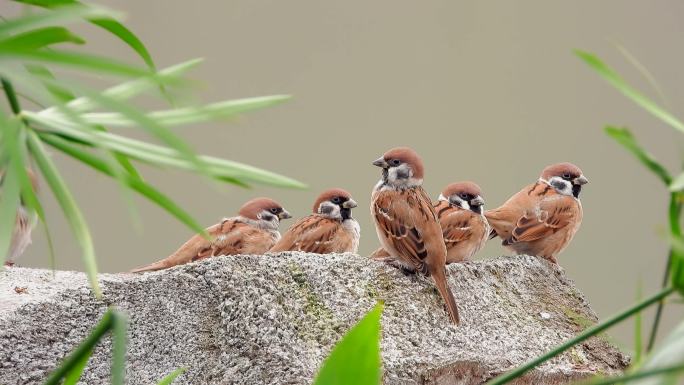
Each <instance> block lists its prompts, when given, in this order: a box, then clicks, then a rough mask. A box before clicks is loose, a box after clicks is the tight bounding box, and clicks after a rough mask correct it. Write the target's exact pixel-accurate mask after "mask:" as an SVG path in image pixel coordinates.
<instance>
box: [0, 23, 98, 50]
mask: <svg viewBox="0 0 684 385" xmlns="http://www.w3.org/2000/svg"><path fill="white" fill-rule="evenodd" d="M58 43H74V44H84V43H85V40H83V39H82V38H81V37H79V36H76V35H74V34H73V33H72V32H71V31H69V30H68V29H66V28H64V27H45V28H40V29H34V30H31V31H28V32H24V33H21V34H19V35H14V36H11V37H9V38H6V39H2V40H0V49H5V48H7V47H16V48H23V49H29V50H32V49H40V48H43V47H47V46H50V45H53V44H58Z"/></svg>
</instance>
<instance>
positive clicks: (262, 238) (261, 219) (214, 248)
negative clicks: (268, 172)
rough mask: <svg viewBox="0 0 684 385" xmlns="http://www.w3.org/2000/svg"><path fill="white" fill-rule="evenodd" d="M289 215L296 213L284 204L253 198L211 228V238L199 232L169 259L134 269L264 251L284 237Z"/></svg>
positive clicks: (167, 265) (168, 265)
mask: <svg viewBox="0 0 684 385" xmlns="http://www.w3.org/2000/svg"><path fill="white" fill-rule="evenodd" d="M287 218H292V216H291V215H290V213H288V212H287V211H286V210H285V209H284V208H283V206H282V205H280V203H278V202H276V201H274V200H272V199H269V198H256V199H252V200H250V201H248V202H247V203H245V204H244V205H243V206H242V207H241V208H240V211H238V215H237V216H235V217H232V218H224V219H223V220H222V221H221V222H220V223H217V224H215V225H213V226H211V227H209V228H207V229H206V232H207V233H208V234H209V237H210V239H206V238H205V237H203V236H202V235H201V234H197V235H195V236H193V237H192V238H190V240H188V241H187V242H185V243H184V244H183V245H182V246H181V247H180V248H179V249H178V250H177V251H176V252H175V253H173V254H171V255H170V256H168V257H167V258H164V259H162V260H161V261H158V262H155V263H152V264H150V265H147V266H143V267H139V268H136V269H134V270H132V271H131V272H132V273H141V272H144V271H154V270H161V269H168V268H169V267H172V266H176V265H182V264H185V263H189V262H193V261H196V260H198V259H203V258H208V257H213V256H217V255H237V254H263V253H265V252H266V251H268V249H270V248H271V246H273V245H274V244H275V243H276V242H277V241H278V240H279V239H280V232H278V225H279V224H280V221H281V220H282V219H287Z"/></svg>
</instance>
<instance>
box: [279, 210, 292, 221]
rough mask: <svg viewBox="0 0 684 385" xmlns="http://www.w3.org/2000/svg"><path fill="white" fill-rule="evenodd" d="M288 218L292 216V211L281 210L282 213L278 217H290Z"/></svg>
mask: <svg viewBox="0 0 684 385" xmlns="http://www.w3.org/2000/svg"><path fill="white" fill-rule="evenodd" d="M288 218H292V215H290V213H288V212H287V210H283V211H281V212H280V214H278V219H288Z"/></svg>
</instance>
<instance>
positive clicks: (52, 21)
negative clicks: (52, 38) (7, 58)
mask: <svg viewBox="0 0 684 385" xmlns="http://www.w3.org/2000/svg"><path fill="white" fill-rule="evenodd" d="M120 17H121V15H120V14H119V13H118V12H114V11H112V10H111V9H107V8H104V7H101V6H88V7H85V6H82V5H69V6H63V7H60V8H59V9H55V10H53V11H50V12H34V13H30V14H27V15H25V16H21V17H19V18H15V19H7V20H4V21H3V22H2V23H0V36H9V35H17V34H20V33H22V32H25V31H29V30H32V29H36V28H42V27H47V26H53V25H63V24H67V23H72V22H75V21H80V20H82V19H87V18H115V19H119V18H120Z"/></svg>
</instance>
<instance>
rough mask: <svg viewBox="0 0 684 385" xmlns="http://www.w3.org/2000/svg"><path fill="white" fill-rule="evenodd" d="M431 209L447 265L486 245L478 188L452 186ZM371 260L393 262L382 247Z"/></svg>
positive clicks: (486, 228) (465, 184)
mask: <svg viewBox="0 0 684 385" xmlns="http://www.w3.org/2000/svg"><path fill="white" fill-rule="evenodd" d="M432 206H433V207H434V208H435V211H436V212H437V218H438V219H439V225H440V227H441V228H442V236H443V237H444V244H445V246H446V249H447V257H446V263H447V264H450V263H455V262H463V261H467V260H469V259H470V258H472V256H473V255H475V253H477V252H478V251H480V249H481V248H482V246H484V244H485V243H487V239H488V237H489V232H490V227H489V223H488V222H487V218H485V217H484V214H483V207H484V199H483V198H482V192H481V190H480V186H478V185H477V184H475V183H473V182H457V183H452V184H450V185H448V186H446V187H445V188H444V190H442V193H441V194H440V195H439V198H437V202H435V203H433V204H432ZM371 258H374V259H378V260H387V261H391V260H392V256H391V255H390V254H389V253H388V252H387V251H386V250H385V249H384V248H380V249H378V250H376V251H374V252H373V254H371Z"/></svg>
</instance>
